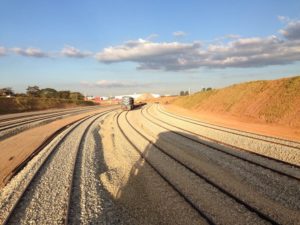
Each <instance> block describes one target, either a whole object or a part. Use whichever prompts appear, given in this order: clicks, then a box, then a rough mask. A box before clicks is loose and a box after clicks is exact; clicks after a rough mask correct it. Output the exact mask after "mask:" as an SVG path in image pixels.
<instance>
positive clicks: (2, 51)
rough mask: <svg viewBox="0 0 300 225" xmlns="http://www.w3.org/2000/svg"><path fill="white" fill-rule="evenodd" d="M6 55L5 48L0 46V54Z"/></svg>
mask: <svg viewBox="0 0 300 225" xmlns="http://www.w3.org/2000/svg"><path fill="white" fill-rule="evenodd" d="M4 55H6V49H5V48H4V47H1V46H0V56H4Z"/></svg>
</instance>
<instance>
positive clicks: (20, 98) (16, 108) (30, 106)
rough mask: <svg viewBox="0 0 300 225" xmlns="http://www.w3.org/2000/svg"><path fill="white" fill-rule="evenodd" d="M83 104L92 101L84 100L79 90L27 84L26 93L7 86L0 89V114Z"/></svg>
mask: <svg viewBox="0 0 300 225" xmlns="http://www.w3.org/2000/svg"><path fill="white" fill-rule="evenodd" d="M84 105H94V103H93V102H90V101H84V96H83V95H82V94H81V93H79V92H71V91H68V90H64V91H57V90H55V89H53V88H44V89H40V88H39V87H38V86H28V88H27V89H26V94H25V93H14V91H13V90H12V88H9V87H6V88H2V89H0V113H1V114H3V113H14V112H25V111H34V110H43V109H50V108H65V107H72V106H84Z"/></svg>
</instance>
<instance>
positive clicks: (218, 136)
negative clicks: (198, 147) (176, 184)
mask: <svg viewBox="0 0 300 225" xmlns="http://www.w3.org/2000/svg"><path fill="white" fill-rule="evenodd" d="M149 109H153V108H148V109H147V110H148V111H149ZM154 114H156V113H151V114H150V113H149V115H151V117H152V118H155V119H157V120H160V121H163V122H164V123H165V124H168V125H171V126H172V127H176V129H179V130H181V131H184V132H187V133H190V134H193V135H196V136H198V137H200V138H201V139H203V140H204V141H211V142H214V143H218V144H221V145H224V146H229V147H231V148H234V149H237V150H239V151H243V152H247V153H248V152H249V153H250V152H251V154H253V155H257V156H260V157H262V158H265V159H269V160H272V161H277V162H278V163H283V164H286V165H289V166H290V167H296V168H298V169H299V168H300V164H299V161H298V160H296V159H295V156H297V155H300V151H299V150H300V149H298V147H297V146H296V143H297V142H291V145H288V144H287V143H286V142H287V141H286V140H284V142H285V143H282V140H283V139H280V141H278V142H274V141H270V140H265V139H263V137H264V136H262V137H260V135H257V134H256V137H254V138H252V136H247V137H246V136H245V134H244V132H241V133H237V132H234V133H233V132H232V131H230V130H229V131H228V130H222V131H219V128H217V129H214V128H206V127H204V128H203V129H202V126H200V125H198V124H196V125H195V126H194V124H189V123H187V122H185V121H184V123H181V120H180V119H178V118H177V119H176V121H178V123H176V125H174V120H173V117H169V118H167V117H161V119H159V118H158V116H153V115H154ZM156 115H157V114H156ZM170 119H171V120H172V124H170ZM191 125H192V126H191ZM198 127H199V128H198ZM228 137H230V138H228ZM258 137H260V138H258Z"/></svg>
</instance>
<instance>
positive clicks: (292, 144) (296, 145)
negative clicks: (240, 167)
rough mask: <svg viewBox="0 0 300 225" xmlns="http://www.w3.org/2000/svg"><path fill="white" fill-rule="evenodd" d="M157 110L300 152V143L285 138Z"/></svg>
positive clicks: (191, 122) (173, 116) (176, 117)
mask: <svg viewBox="0 0 300 225" xmlns="http://www.w3.org/2000/svg"><path fill="white" fill-rule="evenodd" d="M157 110H158V111H159V112H160V113H162V114H164V115H167V116H169V117H172V118H175V119H178V120H181V121H185V122H188V123H190V124H194V125H197V126H201V127H206V128H209V129H213V130H216V131H222V132H225V133H230V134H234V135H239V136H242V137H246V138H251V139H254V140H259V141H263V142H268V143H271V144H279V145H281V146H286V147H289V148H294V149H298V150H300V142H297V141H292V140H286V139H283V138H278V137H272V136H267V135H262V134H255V133H252V132H247V131H241V130H238V129H233V128H228V127H224V126H218V125H215V124H211V123H206V122H203V121H198V120H194V119H191V118H189V117H185V116H179V115H176V114H174V113H171V112H166V111H165V110H162V109H161V106H157Z"/></svg>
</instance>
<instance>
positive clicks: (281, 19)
mask: <svg viewBox="0 0 300 225" xmlns="http://www.w3.org/2000/svg"><path fill="white" fill-rule="evenodd" d="M277 18H278V20H279V21H280V22H283V23H288V22H290V21H291V19H290V18H289V17H286V16H277Z"/></svg>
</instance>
